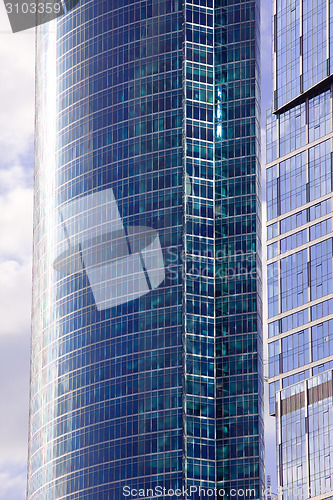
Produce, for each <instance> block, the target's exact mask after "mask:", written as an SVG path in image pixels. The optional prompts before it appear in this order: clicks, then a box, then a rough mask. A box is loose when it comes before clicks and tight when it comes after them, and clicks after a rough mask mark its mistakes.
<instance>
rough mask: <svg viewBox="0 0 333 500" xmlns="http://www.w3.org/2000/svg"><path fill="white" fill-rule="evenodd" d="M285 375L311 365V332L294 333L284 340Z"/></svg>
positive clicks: (283, 365)
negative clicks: (295, 369) (308, 364)
mask: <svg viewBox="0 0 333 500" xmlns="http://www.w3.org/2000/svg"><path fill="white" fill-rule="evenodd" d="M281 342H282V371H283V373H285V372H288V371H290V370H293V369H294V368H298V367H300V366H303V365H306V364H307V363H309V331H308V330H302V331H301V332H297V333H293V334H292V335H288V337H284V338H283V339H282V341H281Z"/></svg>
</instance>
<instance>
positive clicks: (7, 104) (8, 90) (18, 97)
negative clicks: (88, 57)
mask: <svg viewBox="0 0 333 500" xmlns="http://www.w3.org/2000/svg"><path fill="white" fill-rule="evenodd" d="M0 36H1V43H0V60H1V65H0V80H1V106H0V110H1V111H0V148H1V156H2V160H1V161H2V163H3V162H6V163H9V162H11V161H13V160H14V159H17V158H18V156H19V155H22V154H25V153H26V152H27V150H28V149H29V148H30V146H31V137H32V134H33V126H34V98H33V95H34V70H35V65H34V56H35V54H34V51H35V41H34V30H28V31H24V32H21V33H15V34H13V33H11V31H10V24H9V21H8V17H7V14H6V11H5V7H4V4H3V2H1V4H0Z"/></svg>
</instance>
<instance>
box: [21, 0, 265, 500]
mask: <svg viewBox="0 0 333 500" xmlns="http://www.w3.org/2000/svg"><path fill="white" fill-rule="evenodd" d="M229 4H230V2H229ZM258 9H259V8H258V5H257V4H256V2H254V1H250V2H242V3H237V2H233V4H232V6H230V5H228V6H226V5H225V3H224V1H221V2H219V3H218V5H217V4H216V5H214V3H213V0H205V1H203V2H200V4H199V3H195V2H193V3H191V2H188V1H186V2H185V1H184V2H182V1H181V0H158V1H152V0H148V1H142V2H138V1H134V2H133V1H132V2H131V1H128V2H126V3H123V2H122V0H117V1H115V2H107V1H106V0H98V1H95V2H92V1H82V2H81V3H80V4H79V5H78V6H76V7H75V8H74V9H73V10H72V11H71V12H70V13H68V14H66V15H65V16H63V17H61V18H60V19H58V20H57V21H53V22H51V23H49V24H48V25H44V26H43V27H40V28H38V33H37V84H36V91H37V98H36V108H37V120H36V174H35V221H34V227H35V230H34V285H33V333H32V361H31V414H30V440H29V472H28V498H29V500H37V499H43V500H45V498H49V499H55V498H57V499H66V500H69V499H71V500H74V499H78V498H80V499H90V500H96V499H98V500H99V499H108V500H112V499H114V500H119V499H121V498H123V497H125V496H124V495H125V493H127V492H128V491H129V490H131V489H135V490H136V491H138V490H140V489H141V490H142V491H145V496H146V497H149V498H157V497H158V495H157V493H156V490H155V489H154V488H156V487H161V488H166V491H168V490H169V489H170V490H176V489H177V488H185V489H186V488H190V487H192V492H191V494H192V498H200V497H199V496H198V495H199V492H198V491H196V490H195V488H198V487H199V486H201V487H202V488H215V487H219V488H220V489H221V492H220V493H216V498H225V499H226V498H232V497H234V495H233V494H232V489H233V488H244V489H246V488H254V491H255V496H254V495H252V497H251V498H261V487H262V478H263V466H262V443H261V436H262V420H261V395H260V394H259V393H260V391H261V377H262V373H261V327H260V325H261V292H260V290H261V279H260V276H259V273H258V272H257V271H258V269H259V268H260V238H259V236H260V231H261V229H260V217H259V216H258V214H259V213H260V201H259V193H260V182H259V173H260V172H259V146H258V137H259V120H258V117H259V107H258V78H259V70H258V57H259V53H258V26H259V13H258ZM245 42H246V43H245ZM225 134H227V135H225ZM124 488H125V489H124ZM149 489H151V490H153V493H152V492H149V493H147V490H149ZM223 490H224V492H225V494H224V493H222V491H223ZM230 492H231V493H230ZM182 495H183V496H182V498H186V496H185V495H186V494H185V493H183V494H182ZM188 495H189V493H188ZM196 495H197V496H196ZM127 496H128V495H127ZM141 496H142V495H141ZM164 497H168V496H167V495H166V493H164ZM169 497H170V498H179V495H178V496H176V494H174V495H169ZM241 497H242V495H241V494H240V498H241ZM236 498H237V497H236Z"/></svg>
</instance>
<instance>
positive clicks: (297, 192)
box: [280, 152, 306, 214]
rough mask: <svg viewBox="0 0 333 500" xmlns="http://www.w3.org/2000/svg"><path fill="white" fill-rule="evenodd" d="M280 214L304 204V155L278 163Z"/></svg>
mask: <svg viewBox="0 0 333 500" xmlns="http://www.w3.org/2000/svg"><path fill="white" fill-rule="evenodd" d="M280 198H281V214H284V213H286V212H289V211H290V210H293V209H295V208H297V207H300V206H301V205H304V204H305V203H306V153H305V152H304V153H300V154H298V155H296V156H293V157H292V158H289V159H288V160H285V161H283V162H281V163H280Z"/></svg>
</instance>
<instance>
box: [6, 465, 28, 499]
mask: <svg viewBox="0 0 333 500" xmlns="http://www.w3.org/2000/svg"><path fill="white" fill-rule="evenodd" d="M25 490H26V471H25V469H24V468H23V469H22V468H20V467H17V468H14V469H11V470H8V469H7V470H2V469H1V468H0V498H1V499H2V498H3V499H6V500H21V499H23V498H25Z"/></svg>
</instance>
